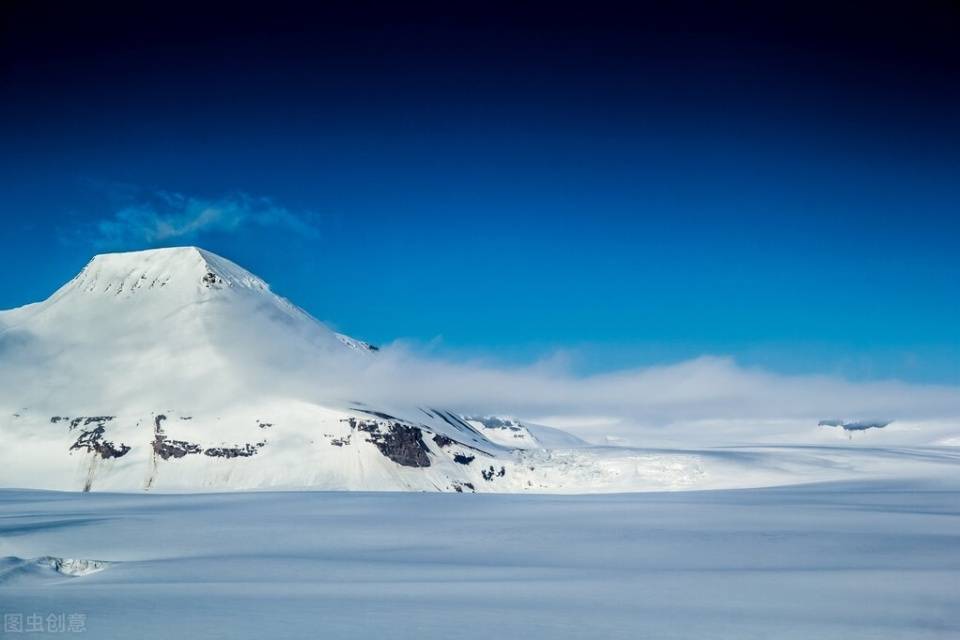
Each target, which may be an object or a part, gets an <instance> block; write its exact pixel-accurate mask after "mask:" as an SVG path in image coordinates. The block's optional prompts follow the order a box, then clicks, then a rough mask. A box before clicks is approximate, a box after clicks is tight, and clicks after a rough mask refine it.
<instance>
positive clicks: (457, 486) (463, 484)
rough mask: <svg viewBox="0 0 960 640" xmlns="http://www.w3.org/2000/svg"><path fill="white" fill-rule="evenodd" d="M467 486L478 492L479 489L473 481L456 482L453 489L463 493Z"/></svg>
mask: <svg viewBox="0 0 960 640" xmlns="http://www.w3.org/2000/svg"><path fill="white" fill-rule="evenodd" d="M465 488H466V489H470V491H473V492H474V493H476V491H477V489H476V488H475V487H474V486H473V483H472V482H454V483H453V490H454V491H456V492H457V493H463V490H464V489H465Z"/></svg>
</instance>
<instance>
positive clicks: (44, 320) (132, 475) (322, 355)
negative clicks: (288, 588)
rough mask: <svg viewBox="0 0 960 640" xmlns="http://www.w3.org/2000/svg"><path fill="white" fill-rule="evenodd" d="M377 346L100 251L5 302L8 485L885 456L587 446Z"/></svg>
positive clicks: (466, 478)
mask: <svg viewBox="0 0 960 640" xmlns="http://www.w3.org/2000/svg"><path fill="white" fill-rule="evenodd" d="M377 351H378V350H377V348H376V347H374V346H372V345H369V344H367V343H365V342H363V341H360V340H356V339H353V338H350V337H349V336H346V335H343V334H339V333H336V332H334V331H332V330H331V329H330V328H328V327H327V326H325V325H324V324H322V323H320V322H318V321H317V320H316V319H314V318H312V317H311V316H310V315H309V314H307V313H306V312H304V311H303V310H301V309H300V308H298V307H296V306H295V305H293V304H292V303H290V302H289V301H287V300H285V299H284V298H281V297H279V296H277V295H275V294H274V293H272V292H271V291H270V288H269V287H268V286H267V284H266V283H264V282H263V281H262V280H261V279H259V278H257V277H256V276H254V275H252V274H251V273H249V272H247V271H245V270H244V269H242V268H241V267H239V266H237V265H236V264H234V263H232V262H230V261H229V260H226V259H224V258H221V257H219V256H216V255H214V254H211V253H209V252H207V251H204V250H202V249H197V248H194V247H185V248H176V249H158V250H152V251H141V252H134V253H120V254H107V255H100V256H97V257H95V258H94V259H93V260H91V261H90V263H89V264H88V265H87V266H86V267H85V268H84V269H83V270H82V271H81V272H80V273H79V274H78V275H77V276H76V277H75V278H73V280H71V281H70V282H68V283H67V284H66V285H64V286H63V287H61V288H60V289H59V290H58V291H56V292H55V293H54V294H53V295H52V296H50V298H48V299H47V300H45V301H43V302H40V303H36V304H31V305H27V306H25V307H21V308H19V309H13V310H10V311H4V312H0V442H2V446H0V487H21V488H42V489H68V490H95V491H106V490H116V491H140V490H157V491H195V490H232V489H266V488H315V489H329V490H413V491H458V492H473V491H496V492H510V491H562V492H571V493H577V492H586V491H632V490H643V489H682V488H693V487H704V488H706V487H724V486H746V485H753V486H757V485H763V484H778V483H784V482H791V481H810V480H812V479H829V478H831V477H849V475H851V473H853V471H856V470H858V469H860V468H864V469H868V468H869V469H875V468H881V467H882V468H884V469H886V468H888V467H890V465H891V464H892V463H891V462H890V460H889V459H887V458H883V459H879V458H877V457H876V456H875V457H873V458H870V459H867V458H863V457H862V456H861V458H859V459H858V460H861V462H857V461H851V459H850V457H849V456H847V455H846V454H842V457H843V459H844V462H843V464H836V463H835V459H836V457H837V456H838V455H840V454H837V453H836V452H823V453H822V454H820V455H818V456H813V455H812V454H811V453H810V451H809V450H807V449H801V450H796V451H783V450H780V451H777V452H774V453H771V452H757V451H753V452H750V453H749V454H735V453H733V452H731V451H723V452H716V451H676V450H674V451H663V450H642V449H626V448H619V447H590V446H588V445H586V443H584V442H583V441H581V440H579V439H578V438H576V437H574V436H572V435H570V434H567V433H564V432H562V431H559V430H557V429H551V428H550V427H544V426H539V425H535V424H530V423H527V422H524V421H520V420H517V419H516V418H513V417H504V416H498V415H495V414H491V415H480V416H476V415H469V416H465V415H462V414H461V413H458V411H457V408H456V407H438V406H433V405H432V404H430V403H427V402H424V401H423V400H422V399H418V398H416V397H411V398H408V399H406V401H404V402H399V403H398V402H396V401H395V400H391V401H389V402H382V401H378V400H377V398H378V397H381V396H380V394H378V393H377V391H378V389H377V388H375V387H377V386H378V385H382V381H383V378H382V377H377V376H373V377H365V376H364V375H363V372H365V371H368V370H371V369H374V368H376V367H377V366H378V365H379V364H380V363H381V362H383V360H382V358H383V357H384V356H383V354H380V353H378V352H377ZM402 374H403V372H401V375H402ZM365 381H366V382H365ZM373 381H376V382H373ZM491 409H492V410H496V407H491ZM764 456H767V457H772V458H775V459H776V462H775V463H774V462H763V463H758V460H761V459H762V458H764ZM928 458H929V459H930V460H931V462H930V464H935V465H941V464H946V462H950V463H951V464H952V463H953V461H952V459H951V460H949V461H945V460H944V459H943V457H942V456H940V457H929V456H928ZM910 459H911V460H917V459H919V457H918V456H917V455H913V456H912V457H911V458H910ZM825 461H826V462H825ZM925 464H926V463H925ZM897 465H899V466H902V463H901V462H899V461H898V462H897ZM899 466H898V468H899ZM938 468H939V467H938ZM825 470H826V473H825ZM838 470H843V473H842V474H841V473H840V471H838ZM851 470H853V471H851Z"/></svg>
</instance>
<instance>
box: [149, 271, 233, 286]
mask: <svg viewBox="0 0 960 640" xmlns="http://www.w3.org/2000/svg"><path fill="white" fill-rule="evenodd" d="M200 281H201V282H203V284H205V285H206V286H207V287H214V288H219V286H220V285H222V284H223V278H221V277H220V276H218V275H217V274H215V273H214V272H213V271H207V272H206V273H205V274H204V275H203V277H202V278H200ZM161 286H163V285H161Z"/></svg>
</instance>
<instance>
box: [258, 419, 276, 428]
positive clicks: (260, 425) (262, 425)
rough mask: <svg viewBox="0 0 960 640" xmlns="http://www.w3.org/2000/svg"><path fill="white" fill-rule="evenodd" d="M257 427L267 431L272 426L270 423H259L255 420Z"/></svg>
mask: <svg viewBox="0 0 960 640" xmlns="http://www.w3.org/2000/svg"><path fill="white" fill-rule="evenodd" d="M257 426H258V427H260V428H261V429H269V428H270V427H272V426H273V423H272V422H260V421H259V420H257Z"/></svg>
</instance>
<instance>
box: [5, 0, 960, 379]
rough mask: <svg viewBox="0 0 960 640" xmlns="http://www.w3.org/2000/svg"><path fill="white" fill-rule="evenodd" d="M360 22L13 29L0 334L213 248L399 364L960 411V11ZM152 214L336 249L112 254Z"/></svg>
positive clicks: (377, 12) (231, 19) (8, 52)
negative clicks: (403, 353) (879, 390)
mask: <svg viewBox="0 0 960 640" xmlns="http://www.w3.org/2000/svg"><path fill="white" fill-rule="evenodd" d="M767 4H770V3H767ZM333 6H334V7H335V8H328V9H326V10H324V12H323V13H315V14H314V13H304V11H303V9H302V8H301V9H297V8H295V7H292V6H285V5H284V4H283V3H271V4H270V9H271V10H270V13H269V14H255V13H243V12H240V13H238V12H237V10H236V9H232V10H231V11H229V12H227V11H224V12H215V11H212V10H211V11H204V12H198V10H197V8H196V7H194V6H192V5H183V6H176V5H174V4H170V3H163V4H162V5H160V4H158V5H157V6H156V7H155V8H154V9H152V10H149V11H146V12H139V11H140V10H137V11H138V12H135V10H134V9H132V8H127V9H123V10H121V11H120V12H119V13H118V12H117V10H114V9H110V10H108V9H106V8H102V9H101V8H96V7H90V6H85V7H83V8H74V9H71V10H70V14H69V15H64V14H63V11H64V9H63V8H62V7H60V8H58V7H56V6H55V5H53V4H51V5H42V4H41V3H20V4H17V3H12V4H9V5H5V8H4V9H3V11H4V14H3V15H4V18H3V29H4V31H3V36H2V39H3V40H2V41H3V46H2V50H0V51H2V65H3V66H2V76H0V77H2V84H0V216H2V222H3V233H2V236H0V252H2V256H3V261H4V263H5V265H6V266H5V268H4V273H5V274H6V275H4V276H3V279H2V280H0V308H8V307H13V306H18V305H21V304H25V303H27V302H31V301H36V300H39V299H42V298H44V297H46V296H47V295H49V293H50V292H52V291H53V290H54V289H55V288H56V287H57V286H59V285H60V284H61V283H63V282H64V281H66V280H68V279H69V278H70V277H72V276H73V275H74V273H75V272H77V271H78V270H79V269H80V268H81V267H82V266H83V264H84V263H85V262H86V261H87V260H88V259H89V257H90V256H91V255H92V254H94V253H97V252H100V251H103V250H105V249H114V250H128V249H140V248H146V247H147V246H163V245H179V244H197V245H200V246H203V247H206V248H208V249H210V250H212V251H215V252H217V253H220V254H222V255H224V256H226V257H229V258H231V259H233V260H235V261H236V262H238V263H240V264H241V265H243V266H246V267H247V268H249V269H250V270H252V271H254V272H255V273H257V274H258V275H261V276H262V277H264V278H265V279H266V280H268V281H269V282H271V284H272V285H273V287H274V289H275V290H276V291H278V292H279V293H281V294H283V295H286V296H288V297H290V298H291V299H293V300H294V301H295V302H297V303H298V304H300V305H301V306H303V307H304V308H306V309H307V310H308V311H310V312H311V313H313V314H314V315H316V316H318V317H319V318H321V319H324V320H326V321H329V322H331V323H333V324H334V325H335V326H336V327H337V328H339V329H341V330H344V331H346V332H348V333H351V334H353V335H356V336H357V337H360V338H364V339H368V340H371V341H373V342H389V341H391V340H394V339H397V338H412V339H414V340H416V341H419V342H423V343H426V342H429V341H430V340H432V339H434V338H436V337H438V336H439V337H442V341H441V343H440V347H439V348H440V349H441V350H445V351H451V352H455V353H456V354H458V355H480V354H484V355H490V356H493V357H496V358H502V359H505V360H510V361H521V362H522V361H530V360H532V359H534V358H537V357H539V356H542V355H544V354H548V353H550V352H552V351H553V350H556V349H563V350H569V351H571V352H572V353H573V354H574V359H575V364H576V366H577V367H578V368H581V369H585V370H605V369H612V368H615V367H621V366H631V365H642V364H646V363H650V362H664V361H671V360H676V359H680V358H686V357H692V356H696V355H700V354H704V353H709V354H729V355H733V356H735V357H737V358H738V359H739V360H740V361H742V362H745V363H748V364H759V365H762V366H765V367H769V368H772V369H774V370H780V371H787V372H795V371H803V372H824V373H841V374H844V375H848V376H851V377H857V378H883V377H899V378H905V379H912V380H924V381H939V382H949V383H957V382H960V295H958V293H960V258H958V253H960V251H958V245H960V116H958V114H960V44H958V43H960V13H958V11H957V10H956V9H951V8H950V6H949V3H942V4H929V5H925V4H922V3H921V4H916V5H911V7H910V8H909V10H907V9H906V8H901V9H900V10H892V9H891V10H889V11H888V10H886V9H884V8H882V7H872V8H871V11H870V12H869V13H866V12H863V11H853V10H849V11H847V12H845V11H844V10H838V9H837V8H836V7H833V8H829V9H821V8H817V7H816V6H814V5H811V4H809V3H804V4H803V5H797V6H796V8H792V9H791V8H784V7H783V6H779V7H778V8H776V9H771V8H769V7H767V8H763V6H764V5H763V4H757V5H747V4H737V5H728V6H726V7H723V8H719V7H718V6H717V5H716V3H705V4H703V5H700V4H699V3H688V4H685V5H683V6H677V7H676V8H675V9H672V10H665V9H662V8H661V9H642V8H636V7H637V5H634V8H633V9H631V10H627V9H625V8H624V7H623V6H621V7H614V6H608V5H602V4H598V3H586V4H585V5H584V6H583V7H581V8H580V9H576V10H573V9H571V10H567V9H564V8H562V5H559V4H557V3H551V4H549V5H547V4H544V5H535V4H529V5H524V6H523V8H522V9H519V10H518V9H516V8H513V9H507V8H504V9H500V8H497V7H494V6H493V5H489V4H487V5H477V7H481V6H482V7H485V8H484V9H482V10H481V9H479V8H478V9H476V10H465V9H463V8H462V7H461V8H460V9H455V8H454V7H453V6H452V5H451V3H444V4H436V5H433V6H422V7H418V8H416V9H413V8H410V7H409V6H408V7H406V8H404V10H403V11H399V10H388V9H385V8H384V7H377V6H375V5H357V4H352V5H350V6H352V7H354V8H352V9H348V8H346V7H347V6H348V5H343V6H336V5H333ZM464 6H466V5H464ZM708 7H709V8H708ZM454 10H459V11H463V13H459V14H453V13H451V12H452V11H454ZM159 192H175V193H179V194H183V195H184V196H185V197H190V198H196V199H200V200H210V201H216V200H218V199H223V198H230V197H233V196H231V195H230V194H236V193H238V192H243V193H246V194H249V195H250V196H251V197H253V198H263V197H266V198H270V199H272V200H273V202H274V203H276V205H277V207H282V208H284V209H285V210H286V211H288V212H290V213H291V215H292V216H295V217H296V218H297V219H298V220H302V221H306V223H307V224H309V226H310V227H312V228H314V229H316V233H303V232H302V230H298V229H296V228H293V227H291V226H290V225H284V224H274V225H267V226H264V225H256V224H254V225H245V226H244V225H241V226H239V227H238V228H236V229H234V230H232V231H225V230H223V229H216V228H213V229H206V230H202V231H200V232H199V233H197V234H194V235H192V236H181V237H175V238H167V239H164V240H161V241H152V242H151V241H148V240H144V239H140V240H137V239H136V237H135V234H134V236H132V237H129V238H124V239H121V240H116V239H114V240H113V241H112V245H111V242H106V243H105V242H104V239H103V238H102V237H100V238H98V237H97V236H96V234H94V233H92V232H91V230H92V229H95V228H96V227H95V225H96V224H97V223H98V222H99V221H103V220H115V219H116V215H117V212H118V211H120V210H122V209H124V208H125V207H130V206H140V205H142V203H143V202H145V201H149V200H150V199H151V198H153V199H155V198H156V195H155V194H157V193H159ZM118 194H119V195H118ZM161 214H162V212H161Z"/></svg>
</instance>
